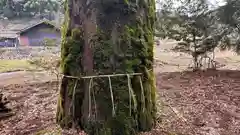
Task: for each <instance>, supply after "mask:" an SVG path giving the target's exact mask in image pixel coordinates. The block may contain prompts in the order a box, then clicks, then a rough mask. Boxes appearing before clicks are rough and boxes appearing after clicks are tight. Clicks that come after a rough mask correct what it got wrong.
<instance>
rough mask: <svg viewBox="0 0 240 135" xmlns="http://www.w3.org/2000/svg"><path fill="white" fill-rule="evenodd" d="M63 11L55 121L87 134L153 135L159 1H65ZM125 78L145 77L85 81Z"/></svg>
mask: <svg viewBox="0 0 240 135" xmlns="http://www.w3.org/2000/svg"><path fill="white" fill-rule="evenodd" d="M65 9H66V14H65V23H64V26H63V32H62V36H63V37H62V38H63V39H62V55H61V57H62V62H61V66H62V72H63V74H64V75H65V77H63V79H62V84H61V90H60V96H59V100H58V107H57V122H58V123H59V124H60V125H61V126H62V127H71V126H75V127H80V128H81V129H83V130H84V131H86V132H87V133H88V134H89V135H134V134H136V133H137V132H139V131H148V130H150V129H151V128H152V127H153V126H154V124H155V115H156V114H155V113H156V105H155V90H156V88H155V80H154V75H153V31H154V26H153V25H154V21H155V0H102V1H101V0H66V8H65ZM126 73H129V74H130V73H142V75H138V76H137V75H136V76H130V78H129V79H128V76H127V75H123V76H112V77H95V78H92V79H91V77H89V78H81V77H84V76H91V75H95V76H97V75H101V74H104V75H109V74H126ZM70 76H77V77H79V78H81V79H74V78H71V77H70ZM141 82H142V83H141ZM141 86H142V87H141Z"/></svg>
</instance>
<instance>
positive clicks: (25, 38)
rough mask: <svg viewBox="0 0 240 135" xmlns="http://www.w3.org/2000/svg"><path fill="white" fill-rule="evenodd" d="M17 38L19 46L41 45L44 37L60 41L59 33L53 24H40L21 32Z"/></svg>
mask: <svg viewBox="0 0 240 135" xmlns="http://www.w3.org/2000/svg"><path fill="white" fill-rule="evenodd" d="M19 39H20V45H21V46H24V45H26V46H41V45H43V43H44V41H45V39H55V40H56V41H57V42H60V40H61V33H60V31H58V30H56V29H55V28H54V27H53V26H50V25H47V24H40V25H38V26H35V27H33V28H31V29H29V30H28V31H26V32H24V33H22V34H21V35H20V38H19Z"/></svg>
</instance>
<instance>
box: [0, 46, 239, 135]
mask: <svg viewBox="0 0 240 135" xmlns="http://www.w3.org/2000/svg"><path fill="white" fill-rule="evenodd" d="M166 46H167V45H166ZM167 47H169V46H167ZM155 54H156V63H155V72H156V78H157V86H158V87H157V88H158V93H159V94H158V96H159V97H158V104H159V114H160V117H159V119H158V121H159V123H160V124H158V125H157V127H156V128H155V129H154V130H153V131H152V132H149V133H146V134H147V135H240V71H238V70H237V69H234V67H235V68H236V67H237V66H238V65H237V64H238V63H237V62H236V61H238V57H237V56H234V57H232V56H229V58H231V59H229V58H228V56H226V55H225V56H222V57H220V56H219V57H218V58H217V59H218V60H219V61H220V62H222V63H224V64H228V63H231V64H228V65H227V66H225V67H223V68H222V69H221V70H217V71H201V72H190V71H186V68H187V65H188V64H189V62H190V57H189V56H185V55H180V54H178V53H173V52H170V51H169V50H168V48H167V49H166V48H164V47H162V46H161V47H157V48H156V49H155ZM239 60H240V59H239ZM229 61H231V62H229ZM232 63H235V65H234V64H232ZM230 69H231V70H230ZM20 80H21V81H20ZM37 80H41V82H40V83H37ZM50 80H52V78H51V77H49V76H46V75H44V74H43V73H41V74H40V73H39V74H34V75H33V74H31V73H18V74H17V75H16V74H8V75H7V74H5V75H0V90H2V91H3V92H4V94H5V95H6V96H7V97H8V98H9V100H10V101H11V107H12V108H13V110H14V111H15V112H16V115H14V116H12V117H10V118H8V119H5V120H0V135H31V134H36V133H37V132H39V131H42V130H43V129H47V130H48V129H49V130H57V129H58V127H57V126H56V124H55V118H54V117H55V111H56V101H57V100H56V99H57V92H56V89H57V86H56V83H55V82H49V81H50ZM18 81H20V82H18ZM63 134H67V133H63ZM71 134H72V135H73V134H74V133H73V132H72V133H71Z"/></svg>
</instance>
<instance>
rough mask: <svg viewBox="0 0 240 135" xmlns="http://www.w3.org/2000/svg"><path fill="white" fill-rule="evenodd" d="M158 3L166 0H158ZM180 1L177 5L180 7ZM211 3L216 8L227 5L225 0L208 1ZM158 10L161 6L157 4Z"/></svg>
mask: <svg viewBox="0 0 240 135" xmlns="http://www.w3.org/2000/svg"><path fill="white" fill-rule="evenodd" d="M156 1H164V0H156ZM178 1H179V0H176V5H178V4H180V2H178ZM208 1H209V3H210V4H211V5H213V6H214V7H218V6H222V5H224V4H225V2H224V1H225V0H208ZM156 3H157V2H156ZM156 8H157V9H159V8H160V6H159V4H158V3H157V4H156Z"/></svg>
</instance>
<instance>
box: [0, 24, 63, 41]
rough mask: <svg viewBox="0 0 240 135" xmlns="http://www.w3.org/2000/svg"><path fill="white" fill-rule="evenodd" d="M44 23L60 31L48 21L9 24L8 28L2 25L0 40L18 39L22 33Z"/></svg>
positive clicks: (0, 27) (0, 26)
mask: <svg viewBox="0 0 240 135" xmlns="http://www.w3.org/2000/svg"><path fill="white" fill-rule="evenodd" d="M43 23H45V24H48V25H52V26H53V27H55V28H56V29H58V30H59V29H60V28H58V27H56V26H55V25H54V24H53V23H51V22H50V21H48V20H41V21H39V20H38V21H29V22H28V23H24V22H15V23H9V24H7V25H6V26H2V25H0V38H16V37H17V35H19V34H20V33H22V32H25V31H27V30H29V29H31V28H33V27H35V26H38V25H40V24H43Z"/></svg>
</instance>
